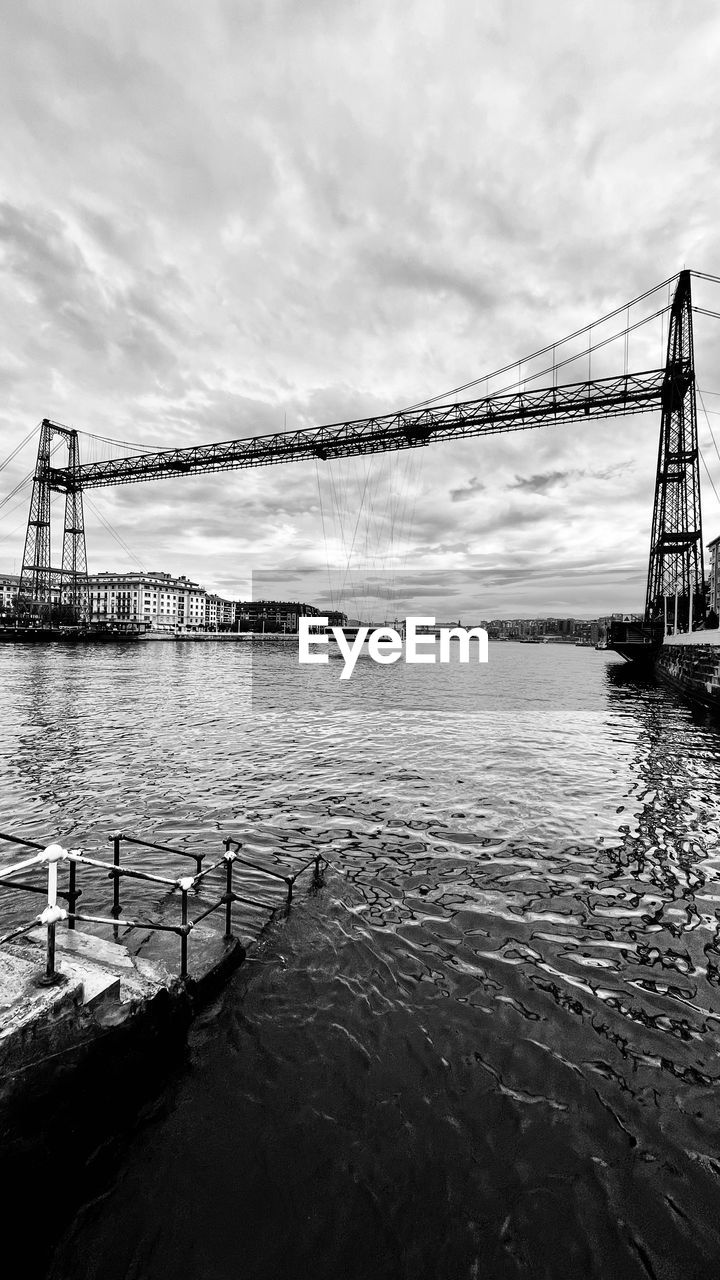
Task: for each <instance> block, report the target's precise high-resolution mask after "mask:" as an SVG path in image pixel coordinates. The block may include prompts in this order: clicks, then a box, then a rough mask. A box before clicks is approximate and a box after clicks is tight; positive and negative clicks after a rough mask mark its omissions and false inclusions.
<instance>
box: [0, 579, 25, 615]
mask: <svg viewBox="0 0 720 1280" xmlns="http://www.w3.org/2000/svg"><path fill="white" fill-rule="evenodd" d="M19 584H20V578H19V577H18V575H17V574H16V573H3V574H0V614H1V615H2V616H3V617H4V616H6V615H7V614H9V613H12V611H13V609H14V608H15V604H16V602H17V593H18V586H19Z"/></svg>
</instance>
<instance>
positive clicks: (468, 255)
mask: <svg viewBox="0 0 720 1280" xmlns="http://www.w3.org/2000/svg"><path fill="white" fill-rule="evenodd" d="M718 65H720V13H719V12H718V7H717V5H716V4H714V3H712V0H707V2H704V0H694V2H693V3H692V4H690V3H674V2H673V0H665V2H664V3H663V4H662V5H658V4H657V2H656V0H616V2H612V0H610V2H609V3H608V0H603V2H602V3H600V2H599V0H597V2H596V3H586V2H584V0H545V3H543V4H538V3H534V2H533V0H523V2H520V0H517V2H513V0H497V2H493V0H485V2H484V3H482V4H480V3H471V2H470V0H444V2H443V3H441V4H440V3H437V0H395V2H394V3H391V4H389V3H387V0H227V2H225V3H223V2H220V0H204V2H203V3H202V4H198V3H196V0H193V2H192V3H189V2H186V0H153V3H151V4H148V3H147V0H139V2H135V0H115V2H114V3H113V4H106V5H98V4H97V3H91V2H90V0H87V2H85V3H83V0H74V2H72V3H69V2H66V0H51V2H48V3H32V0H26V2H25V3H23V4H13V3H10V2H9V0H8V2H7V3H6V4H4V5H3V40H2V43H1V44H0V103H1V107H2V122H3V123H2V130H0V272H1V274H2V299H3V306H2V308H1V309H0V326H1V329H2V332H1V334H0V385H1V387H2V394H1V395H0V424H1V427H2V446H1V447H0V455H1V458H2V459H5V458H6V457H7V456H8V455H9V454H10V453H11V452H12V451H13V450H14V449H15V448H16V446H18V445H19V444H20V443H21V441H22V440H23V439H24V438H25V437H26V436H27V435H28V433H29V432H30V431H31V430H32V428H33V427H34V426H35V425H36V424H37V423H39V421H40V420H41V419H42V418H43V417H50V418H53V419H55V420H56V421H59V422H62V423H65V424H68V425H71V426H74V427H76V428H77V429H78V430H80V431H82V432H84V433H88V434H89V435H93V436H99V437H105V438H109V439H113V440H122V441H130V442H139V443H142V444H146V445H148V446H162V447H165V446H167V447H171V446H174V445H180V444H193V443H202V442H207V441H212V440H227V439H231V438H234V437H237V436H246V435H254V434H258V433H263V432H272V431H282V430H283V429H284V428H285V427H287V428H288V429H290V428H293V427H296V426H305V425H311V424H315V423H324V422H336V421H340V420H344V419H348V418H354V417H360V416H363V415H365V414H369V413H377V412H382V411H390V410H392V409H396V408H400V407H403V406H406V405H411V404H415V403H416V402H418V401H420V400H423V399H424V398H426V397H430V396H435V395H438V394H440V393H444V392H445V391H447V390H450V389H453V388H455V387H458V386H461V385H464V384H466V383H469V382H470V381H472V380H475V379H481V378H482V377H483V376H484V375H485V374H486V373H488V372H490V371H492V370H494V369H496V368H498V367H500V366H502V365H505V364H509V363H510V362H511V361H513V360H516V359H521V358H523V357H524V356H526V355H527V354H528V353H530V352H532V351H534V350H536V349H538V348H540V347H543V346H545V345H546V344H548V343H552V342H554V341H556V340H558V339H560V338H562V337H563V336H564V335H565V334H568V333H570V332H572V331H573V330H575V329H577V328H579V327H581V326H583V325H585V324H587V323H588V322H590V321H592V320H594V319H595V317H598V316H601V315H603V314H605V313H607V312H609V311H611V310H612V309H613V308H615V307H617V306H620V305H621V304H623V303H624V302H625V301H626V300H628V299H630V298H633V297H635V296H636V295H638V294H640V293H642V292H644V291H645V290H646V289H649V288H650V287H651V286H653V285H655V284H656V283H658V282H660V281H662V280H665V279H667V278H669V277H671V276H672V275H673V274H674V273H675V272H677V271H678V270H679V269H680V268H682V267H683V266H688V267H692V268H694V269H696V270H699V271H706V272H715V273H720V217H718V210H719V209H720V79H719V78H718V74H717V67H718ZM700 289H701V286H698V290H700ZM704 289H705V292H704V293H703V294H702V297H700V293H699V292H698V297H697V299H696V301H699V302H702V304H703V305H705V306H708V307H710V308H711V309H712V308H714V309H716V310H720V296H716V295H717V294H718V293H720V287H715V292H713V287H712V286H704ZM664 296H665V300H666V298H667V290H666V291H665V295H664ZM662 337H663V333H662V326H661V324H660V323H656V324H655V325H654V326H653V325H649V326H647V327H646V328H645V329H643V330H641V331H640V334H639V337H638V338H637V340H635V339H634V340H633V341H634V346H631V351H630V363H631V366H632V367H640V368H648V367H657V366H658V365H660V364H661V363H662V357H661V344H662ZM696 356H697V368H698V380H699V384H700V386H701V388H703V389H704V392H706V393H707V394H705V395H704V403H705V405H706V406H707V408H708V410H709V411H710V417H709V419H707V418H706V417H705V415H704V414H703V413H701V414H700V427H701V443H702V448H703V454H704V457H705V459H706V461H707V465H708V467H709V469H710V472H711V474H712V477H713V480H714V482H715V485H716V486H717V488H718V490H719V491H720V458H719V456H718V454H717V451H716V450H715V448H714V445H713V442H712V438H711V434H710V430H709V427H708V421H709V422H710V423H712V426H713V428H714V430H715V433H716V436H718V434H719V433H720V416H718V415H720V394H718V393H720V321H718V320H715V319H712V318H709V317H700V316H698V317H697V318H696ZM620 360H621V361H622V352H621V353H620ZM596 370H597V366H596ZM526 372H527V368H526ZM578 376H579V377H583V376H585V371H584V369H583V368H581V369H580V372H579V374H578ZM478 393H480V394H481V393H482V384H480V385H479V386H478ZM468 394H472V393H468ZM658 426H659V422H658V417H657V415H656V414H655V415H649V416H644V417H639V418H632V419H628V420H627V421H626V422H624V423H622V422H615V423H590V424H583V425H578V426H575V427H549V428H546V429H543V430H535V431H528V432H522V433H518V434H514V435H506V436H501V437H494V438H490V439H486V440H471V441H466V442H463V443H460V444H453V445H445V446H433V447H431V448H428V449H423V450H419V451H413V452H412V453H408V454H403V455H388V456H386V457H382V458H378V459H376V460H375V461H374V462H373V463H372V464H371V465H369V466H368V464H367V463H365V462H362V460H356V461H352V462H351V461H346V462H343V463H334V464H332V466H330V465H324V464H318V465H317V466H316V465H315V464H298V465H291V466H281V467H271V468H266V469H263V470H257V471H244V472H243V471H240V472H235V473H231V474H227V475H210V476H203V477H198V478H196V479H187V478H184V479H177V480H172V481H156V482H153V483H148V484H138V485H130V486H123V487H120V488H114V489H100V490H94V491H92V492H91V493H90V494H89V495H88V496H89V498H90V499H91V503H88V505H87V507H86V524H87V536H88V560H89V567H90V569H91V570H101V569H111V568H117V569H121V568H130V569H132V568H137V567H138V565H139V564H141V565H143V566H144V567H146V568H152V569H163V570H166V571H168V572H172V573H186V574H188V575H189V576H191V577H193V578H195V579H196V580H199V581H200V582H202V583H203V584H204V585H206V586H207V587H209V588H212V589H216V590H220V591H221V592H224V593H225V594H229V595H237V594H240V593H244V592H245V591H246V589H247V583H248V578H249V574H250V572H251V571H254V572H258V571H270V572H275V573H277V572H278V571H279V570H280V569H282V571H283V573H286V574H287V582H288V593H290V594H293V595H294V594H295V593H294V591H293V590H292V586H293V583H299V582H302V578H297V577H294V576H293V575H294V574H297V573H300V572H301V571H304V570H305V569H306V568H307V567H308V566H314V567H315V568H316V569H318V568H319V569H320V570H322V569H323V567H324V566H326V565H327V564H328V563H330V564H331V565H332V566H335V568H337V567H338V566H340V567H342V565H344V564H346V563H347V561H348V558H349V559H350V560H351V561H352V563H353V564H358V563H359V562H360V559H363V558H364V562H365V563H366V564H367V565H369V566H371V567H375V568H382V569H383V570H384V571H390V570H391V571H392V573H393V574H394V575H395V576H396V579H397V581H398V582H400V581H401V579H402V574H403V572H405V571H406V570H410V569H411V570H412V571H413V574H414V575H417V574H418V573H419V572H420V573H424V574H426V575H427V579H426V580H427V584H428V587H429V586H431V585H432V587H433V591H434V594H433V592H430V591H428V592H426V593H425V597H424V600H423V607H425V606H426V604H428V603H429V604H430V605H431V606H432V608H434V609H435V611H436V613H437V615H438V616H442V617H446V616H447V617H450V616H455V615H456V614H457V613H458V611H461V612H463V613H464V612H465V610H464V609H462V603H463V600H464V599H465V600H466V602H467V603H468V608H469V609H470V610H471V611H475V610H477V611H479V612H480V613H481V614H482V616H486V617H487V616H517V615H523V614H524V615H533V614H544V615H547V614H560V615H565V614H572V615H577V616H582V615H593V614H596V613H605V612H609V611H611V610H615V609H623V610H629V609H637V608H640V607H642V604H643V599H644V582H645V574H646V562H647V552H648V543H649V527H650V518H651V508H652V492H653V482H654V467H655V454H656V449H657V433H658ZM35 447H36V441H35V440H34V439H31V440H30V441H28V443H27V444H26V445H25V446H24V447H23V448H22V449H21V450H20V451H19V452H18V454H17V456H16V458H15V459H14V460H13V461H12V462H11V463H9V464H8V465H7V467H6V468H5V470H4V471H3V472H2V476H1V478H0V497H4V496H6V495H7V494H9V493H10V492H11V491H12V490H13V489H14V487H15V486H16V485H17V483H18V482H19V481H20V480H21V479H22V478H23V477H24V476H25V475H27V474H28V473H30V472H31V471H32V468H33V464H34V448H35ZM81 448H82V450H83V456H84V458H85V459H86V460H93V459H95V458H100V457H104V456H107V451H108V450H109V449H110V448H111V446H107V445H105V444H103V443H102V442H98V441H92V440H88V439H85V438H83V440H82V444H81ZM121 451H122V450H121ZM115 452H118V450H117V449H116V450H115ZM703 481H704V486H705V487H704V491H703V500H704V516H705V540H706V541H708V540H709V539H710V538H712V537H714V536H716V534H717V533H718V532H720V510H719V509H718V501H717V499H716V497H715V495H714V493H713V491H712V488H711V487H710V482H709V481H708V479H707V476H706V473H705V472H704V471H703ZM28 501H29V487H26V488H25V489H24V490H22V491H21V492H19V493H18V495H17V498H15V499H13V500H11V501H10V502H7V503H5V505H4V506H3V508H2V510H1V511H0V517H1V518H0V538H1V539H2V541H0V570H4V571H11V572H12V571H13V570H15V571H18V570H19V566H20V562H21V559H22V544H23V537H24V524H25V520H26V513H27V505H28ZM108 524H109V525H110V526H111V528H112V529H113V530H114V531H115V533H116V535H117V537H118V538H119V539H120V540H121V541H120V542H118V541H116V540H115V539H114V538H113V537H111V535H110V533H109V532H108V530H107V527H106V526H107V525H108ZM123 543H124V544H125V545H124V546H123V545H122V544H123ZM126 548H127V549H126ZM58 550H59V548H58ZM414 580H415V581H417V578H416V577H415V578H414ZM336 581H337V578H336ZM398 590H400V588H398Z"/></svg>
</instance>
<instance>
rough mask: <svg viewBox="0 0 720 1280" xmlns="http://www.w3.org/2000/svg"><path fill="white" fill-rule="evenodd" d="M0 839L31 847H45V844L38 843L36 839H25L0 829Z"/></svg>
mask: <svg viewBox="0 0 720 1280" xmlns="http://www.w3.org/2000/svg"><path fill="white" fill-rule="evenodd" d="M0 840H9V841H10V842H11V844H24V845H27V846H28V847H29V848H30V849H44V848H45V845H44V844H38V843H37V841H35V840H24V839H22V838H21V837H20V836H10V835H7V834H6V832H4V831H0Z"/></svg>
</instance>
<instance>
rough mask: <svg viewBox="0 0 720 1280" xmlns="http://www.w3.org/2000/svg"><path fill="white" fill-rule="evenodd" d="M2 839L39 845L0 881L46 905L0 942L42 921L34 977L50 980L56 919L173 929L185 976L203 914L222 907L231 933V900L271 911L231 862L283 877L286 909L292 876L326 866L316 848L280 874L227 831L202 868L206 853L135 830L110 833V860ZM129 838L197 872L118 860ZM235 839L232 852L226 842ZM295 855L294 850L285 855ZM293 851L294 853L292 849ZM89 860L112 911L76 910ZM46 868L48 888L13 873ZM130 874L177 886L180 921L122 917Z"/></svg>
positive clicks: (53, 978) (57, 977)
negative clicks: (41, 958)
mask: <svg viewBox="0 0 720 1280" xmlns="http://www.w3.org/2000/svg"><path fill="white" fill-rule="evenodd" d="M0 839H8V840H11V841H12V842H13V843H15V844H21V845H24V846H27V847H29V848H34V849H37V850H38V852H37V853H35V854H34V855H33V856H32V857H31V858H27V859H23V860H22V861H21V862H18V863H15V864H14V865H13V866H11V867H6V868H4V869H3V870H2V871H0V886H4V887H5V888H9V889H15V890H21V891H23V892H28V893H41V894H44V895H45V894H46V896H47V906H46V907H45V909H44V911H42V912H41V914H40V915H38V916H36V917H35V918H34V919H33V920H31V921H30V923H29V924H26V925H21V926H18V927H17V928H16V929H14V930H13V931H12V932H11V933H9V934H7V935H5V936H4V937H2V938H0V943H4V942H7V941H9V940H10V939H11V938H14V937H18V936H19V935H21V934H22V933H27V932H30V930H32V929H34V928H36V927H37V925H38V924H41V925H45V926H46V928H47V952H46V965H45V972H44V973H43V974H42V975H41V976H40V977H39V978H38V981H39V982H41V983H43V984H46V985H51V984H53V983H55V982H59V981H62V975H61V974H60V973H58V971H57V969H56V967H55V930H56V926H57V925H58V924H59V923H65V924H66V925H67V928H68V929H71V930H72V929H74V928H75V923H76V921H80V922H83V923H85V922H87V923H93V924H104V925H110V926H112V929H113V933H114V936H115V938H116V939H117V937H118V935H119V930H120V923H122V926H123V927H124V928H125V929H126V930H130V929H139V928H143V929H150V930H157V931H159V932H165V933H175V934H178V935H179V937H180V977H181V978H183V979H184V978H186V977H187V974H188V963H187V940H188V936H189V934H190V933H191V932H192V930H193V929H194V928H195V926H196V925H198V924H200V922H201V921H202V920H205V919H206V918H207V917H208V916H210V915H212V914H213V912H215V911H218V910H219V909H220V907H224V908H225V937H226V938H231V937H233V930H232V907H233V904H234V903H235V902H242V903H246V904H248V905H250V906H255V907H260V908H262V909H263V910H265V911H269V912H271V913H272V912H274V911H275V910H276V909H277V904H276V903H272V902H265V901H262V900H260V899H258V898H254V897H248V896H247V895H245V894H242V893H237V892H235V890H234V888H233V868H234V864H235V863H236V862H237V863H239V865H240V866H244V867H245V866H246V867H249V868H250V869H251V870H254V871H257V872H258V873H260V874H262V875H265V876H268V877H269V878H270V879H273V880H279V881H282V882H283V883H284V884H285V885H286V886H287V899H286V910H289V909H290V905H291V903H292V896H293V888H294V885H295V881H296V880H297V878H298V876H300V875H301V874H302V873H303V871H306V870H307V869H308V867H310V866H311V865H313V864H314V866H315V874H314V882H315V883H316V884H319V883H321V864H322V865H323V866H325V867H327V866H328V862H327V859H326V858H325V857H324V856H323V855H322V854H320V853H317V854H313V856H312V857H311V858H308V859H306V861H305V862H304V863H303V865H302V866H301V867H298V869H297V870H296V871H294V872H292V873H291V874H288V875H284V874H282V872H280V871H276V870H273V869H271V868H269V867H264V866H262V865H261V864H259V863H256V862H251V861H249V860H248V859H246V858H242V857H240V856H239V853H238V852H237V851H238V850H240V849H241V848H242V842H241V841H238V840H233V839H232V838H231V837H226V838H225V839H224V840H223V845H224V849H225V852H224V853H223V855H222V857H220V858H219V859H218V860H217V862H213V863H212V864H211V865H210V866H208V867H205V868H204V869H202V863H203V860H204V857H205V854H204V853H190V852H189V851H188V850H181V849H173V848H170V846H168V845H160V844H153V843H152V842H151V841H148V840H141V839H139V838H137V837H134V836H125V835H123V834H122V833H120V832H118V833H116V834H115V835H114V836H110V837H109V839H110V840H111V841H112V844H113V861H112V863H109V862H104V861H102V860H101V859H99V858H94V857H91V856H90V855H89V854H86V853H84V852H83V851H82V849H70V850H68V849H65V848H63V847H62V846H61V845H59V844H51V845H48V846H47V847H44V846H42V845H38V844H36V843H35V842H34V841H29V840H24V839H21V838H19V837H15V836H3V834H2V833H0ZM123 840H124V841H126V842H127V843H129V844H137V845H142V846H143V847H145V848H150V849H157V850H158V851H160V852H163V853H171V854H175V853H179V854H182V855H183V856H185V857H190V858H193V859H194V861H195V866H196V870H195V874H194V875H189V876H179V877H173V878H170V877H168V876H161V875H156V874H153V873H151V872H149V871H144V870H141V869H139V868H135V867H127V866H121V865H120V861H119V854H120V844H121V841H123ZM231 845H234V847H235V852H233V850H232V849H231V848H230V846H231ZM289 856H293V855H289ZM294 856H295V857H297V855H294ZM60 863H67V865H68V887H67V889H66V890H63V889H60V888H59V886H58V866H59V864H60ZM82 865H85V866H89V867H95V868H99V869H101V870H104V871H107V874H108V878H109V879H111V880H112V881H113V906H112V915H111V917H107V916H102V915H94V914H85V913H84V912H79V911H77V910H76V906H77V901H78V899H79V898H80V897H81V896H82V890H80V889H78V887H77V868H78V866H82ZM42 866H45V867H46V868H47V888H46V889H44V888H42V887H41V886H39V885H34V884H29V883H28V882H26V881H22V882H20V881H16V880H13V879H12V877H13V876H14V875H16V874H17V873H18V872H21V871H24V870H26V869H27V868H29V867H38V868H39V867H42ZM223 866H224V867H225V892H224V893H223V894H221V896H220V897H219V898H218V899H217V900H216V901H214V902H212V903H210V904H209V905H208V906H207V907H205V909H204V910H203V911H201V912H200V914H199V915H197V916H196V917H195V918H194V919H190V918H189V913H188V897H189V894H190V893H191V892H192V891H197V888H198V885H199V884H200V883H201V882H202V881H203V880H204V879H205V878H206V877H207V876H209V875H210V874H211V873H212V872H213V871H218V870H219V869H220V868H221V867H223ZM124 878H129V879H133V880H141V881H145V882H149V883H151V884H159V885H163V886H164V887H165V888H169V889H170V890H171V891H172V890H177V889H179V890H180V923H179V924H164V923H160V922H159V921H154V920H142V919H139V920H129V919H127V918H125V917H123V918H122V920H121V921H120V916H121V907H120V881H121V879H124ZM58 898H63V899H65V900H66V901H67V904H68V906H67V909H65V908H64V907H61V906H58Z"/></svg>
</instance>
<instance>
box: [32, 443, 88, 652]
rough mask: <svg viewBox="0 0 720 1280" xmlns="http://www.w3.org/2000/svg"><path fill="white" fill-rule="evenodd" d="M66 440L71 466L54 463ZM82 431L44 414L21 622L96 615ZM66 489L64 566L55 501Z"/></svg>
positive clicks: (73, 620) (48, 622)
mask: <svg viewBox="0 0 720 1280" xmlns="http://www.w3.org/2000/svg"><path fill="white" fill-rule="evenodd" d="M57 436H60V437H62V439H63V440H64V441H65V443H66V445H67V450H68V460H67V466H65V467H62V468H57V469H56V468H54V467H52V466H51V456H52V451H53V444H54V442H55V437H57ZM79 470H80V456H79V450H78V433H77V431H75V430H74V429H73V428H71V427H63V426H60V424H59V423H57V422H51V421H50V419H49V418H43V421H42V425H41V428H40V441H39V444H38V453H37V462H36V464H35V476H34V479H33V491H32V498H31V501H30V514H29V517H28V525H27V533H26V535H25V550H24V552H23V562H22V570H21V574H20V585H19V587H18V602H17V613H18V621H19V622H22V623H29V624H31V625H37V626H43V627H47V626H50V625H51V624H53V623H60V622H64V623H75V624H81V625H82V624H85V623H87V622H88V620H89V616H90V593H89V589H88V576H87V553H86V549H85V522H84V517H83V501H82V484H81V481H80V475H79ZM53 492H64V493H65V523H64V530H63V548H62V564H61V567H60V568H59V569H58V568H53V567H52V558H51V521H50V501H51V495H52V493H53Z"/></svg>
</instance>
